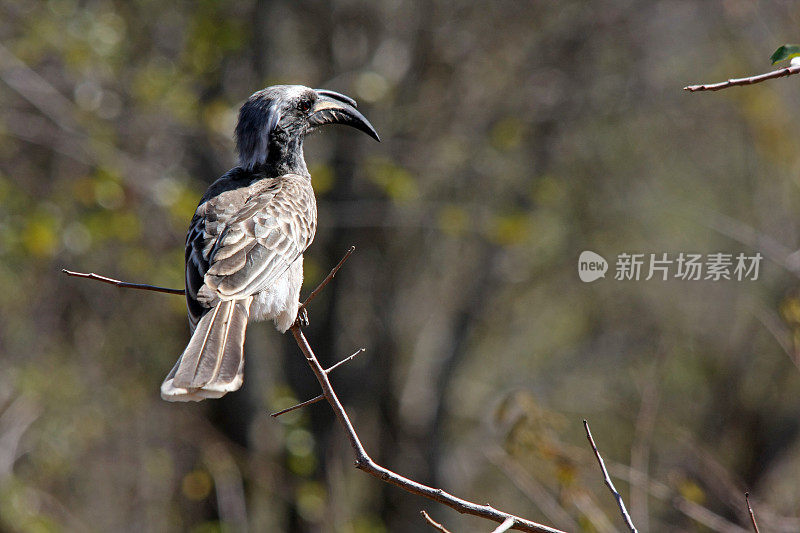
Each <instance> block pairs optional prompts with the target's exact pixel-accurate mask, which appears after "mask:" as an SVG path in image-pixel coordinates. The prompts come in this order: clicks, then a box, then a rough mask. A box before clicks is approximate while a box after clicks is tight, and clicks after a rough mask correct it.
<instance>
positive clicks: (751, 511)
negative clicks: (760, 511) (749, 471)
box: [744, 492, 760, 533]
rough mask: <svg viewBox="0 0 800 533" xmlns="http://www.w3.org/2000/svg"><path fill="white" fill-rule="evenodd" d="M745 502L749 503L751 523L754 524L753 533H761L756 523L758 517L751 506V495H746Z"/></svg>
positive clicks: (748, 509) (746, 493)
mask: <svg viewBox="0 0 800 533" xmlns="http://www.w3.org/2000/svg"><path fill="white" fill-rule="evenodd" d="M744 501H745V502H747V512H748V513H749V514H750V522H751V523H752V524H753V531H755V533H760V532H759V531H758V524H757V523H756V515H755V513H753V508H752V507H751V506H750V493H749V492H745V493H744Z"/></svg>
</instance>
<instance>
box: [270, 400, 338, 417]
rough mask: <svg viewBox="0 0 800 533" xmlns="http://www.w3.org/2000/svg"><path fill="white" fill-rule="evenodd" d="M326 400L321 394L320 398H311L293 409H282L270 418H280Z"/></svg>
mask: <svg viewBox="0 0 800 533" xmlns="http://www.w3.org/2000/svg"><path fill="white" fill-rule="evenodd" d="M324 399H325V396H324V395H323V394H320V395H319V396H315V397H313V398H311V399H310V400H306V401H304V402H301V403H298V404H296V405H293V406H291V407H287V408H286V409H281V410H280V411H277V412H275V413H271V414H270V415H269V416H271V417H272V418H278V417H279V416H281V415H285V414H286V413H289V412H291V411H294V410H295V409H300V408H301V407H305V406H306V405H311V404H313V403H317V402H319V401H322V400H324Z"/></svg>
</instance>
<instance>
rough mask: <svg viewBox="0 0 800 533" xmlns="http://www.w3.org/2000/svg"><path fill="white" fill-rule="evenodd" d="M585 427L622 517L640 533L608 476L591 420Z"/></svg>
mask: <svg viewBox="0 0 800 533" xmlns="http://www.w3.org/2000/svg"><path fill="white" fill-rule="evenodd" d="M583 427H584V429H585V430H586V438H588V439H589V444H591V445H592V451H594V456H595V457H597V462H598V463H599V464H600V470H602V471H603V479H604V480H605V482H606V486H608V489H609V490H610V491H611V494H613V495H614V498H616V500H617V505H618V506H619V510H620V513H622V519H623V520H625V525H627V526H628V529H630V531H631V533H638V532H637V531H636V527H635V526H634V525H633V522H632V521H631V517H630V515H629V514H628V510H627V509H625V502H623V501H622V496H620V494H619V492H617V489H616V488H615V487H614V483H612V482H611V478H610V477H609V476H608V470H606V465H605V463H604V462H603V458H602V457H601V456H600V451H599V450H598V449H597V445H596V444H595V443H594V439H593V438H592V432H591V430H589V422H587V421H586V420H584V421H583Z"/></svg>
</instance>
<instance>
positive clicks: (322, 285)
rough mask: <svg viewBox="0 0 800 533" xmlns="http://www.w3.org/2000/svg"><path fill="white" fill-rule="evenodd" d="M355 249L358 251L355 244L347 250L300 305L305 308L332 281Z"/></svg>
mask: <svg viewBox="0 0 800 533" xmlns="http://www.w3.org/2000/svg"><path fill="white" fill-rule="evenodd" d="M355 251H356V247H355V246H351V247H350V249H349V250H347V252H345V254H344V257H342V258H341V259H340V260H339V262H338V263H336V266H335V267H333V269H332V270H331V271H330V272H329V273H328V275H327V276H325V279H323V280H322V282H321V283H320V284H319V285H317V288H316V289H314V290H313V291H311V294H309V295H308V298H306V299H305V301H303V303H302V304H301V305H300V307H303V308H305V307H308V304H310V303H311V300H313V299H314V298H316V297H317V294H319V293H320V291H321V290H322V289H324V288H325V286H326V285H327V284H328V283H330V281H331V280H332V279H333V278H334V277H335V276H336V273H337V272H339V269H340V268H342V265H344V262H345V261H347V259H348V258H349V257H350V254H352V253H353V252H355Z"/></svg>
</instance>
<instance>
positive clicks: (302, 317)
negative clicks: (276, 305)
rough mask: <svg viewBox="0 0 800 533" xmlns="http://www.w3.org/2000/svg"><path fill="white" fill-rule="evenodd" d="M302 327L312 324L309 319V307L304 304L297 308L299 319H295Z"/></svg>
mask: <svg viewBox="0 0 800 533" xmlns="http://www.w3.org/2000/svg"><path fill="white" fill-rule="evenodd" d="M294 323H295V324H297V325H298V326H299V327H301V328H307V327H308V325H309V324H310V322H309V320H308V309H306V308H305V307H304V306H303V305H301V306H300V308H299V309H298V310H297V319H295V321H294Z"/></svg>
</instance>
